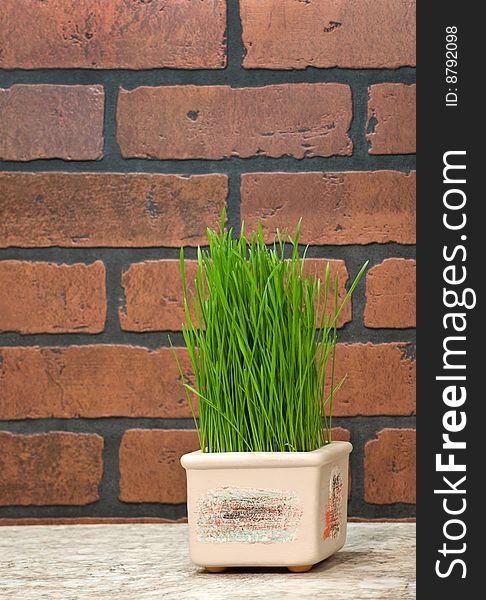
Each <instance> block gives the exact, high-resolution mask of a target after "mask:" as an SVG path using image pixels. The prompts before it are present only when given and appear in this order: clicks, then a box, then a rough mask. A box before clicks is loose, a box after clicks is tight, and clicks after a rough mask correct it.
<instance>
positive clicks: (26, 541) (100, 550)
mask: <svg viewBox="0 0 486 600" xmlns="http://www.w3.org/2000/svg"><path fill="white" fill-rule="evenodd" d="M0 598H1V599H2V600H3V599H4V598H5V599H8V600H17V599H18V600H26V599H28V600H37V599H39V598H42V599H46V600H78V599H89V600H98V599H100V600H104V599H107V598H113V599H115V600H125V599H127V600H128V599H130V600H132V599H133V600H139V599H144V598H169V599H172V598H173V599H174V600H182V599H186V598H187V599H191V600H192V599H193V600H199V599H203V600H204V599H208V600H219V599H221V600H230V599H231V600H240V599H241V600H243V599H246V598H249V599H251V600H258V599H263V598H264V599H265V600H274V599H276V598H279V599H280V598H284V599H287V598H295V599H297V600H305V599H309V600H310V599H311V598H312V599H316V598H325V599H326V600H341V599H344V598H346V599H349V600H361V599H372V600H373V599H379V598H382V599H387V600H391V599H393V600H398V599H400V598H415V524H413V523H350V524H349V529H348V539H347V542H346V545H345V546H344V548H343V549H342V550H341V551H340V552H338V553H337V554H335V555H334V556H332V557H330V558H328V559H327V560H325V561H323V562H322V563H319V564H318V565H316V566H315V567H314V568H313V569H312V570H311V571H310V572H308V573H289V572H288V571H287V569H284V568H255V569H236V568H235V569H228V570H227V571H226V572H225V573H207V572H206V571H204V570H203V569H200V568H199V567H196V566H194V565H193V564H192V563H191V561H190V560H189V555H188V545H187V525H183V524H170V525H169V524H160V525H159V524H130V525H40V526H18V527H0Z"/></svg>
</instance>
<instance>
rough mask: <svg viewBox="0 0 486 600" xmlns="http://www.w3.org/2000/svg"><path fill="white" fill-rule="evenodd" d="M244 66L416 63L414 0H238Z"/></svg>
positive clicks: (289, 67)
mask: <svg viewBox="0 0 486 600" xmlns="http://www.w3.org/2000/svg"><path fill="white" fill-rule="evenodd" d="M240 7H241V9H240V14H241V21H242V25H243V42H244V44H245V50H246V55H245V58H244V60H243V65H244V66H245V67H247V68H266V69H305V68H306V67H308V66H312V67H350V68H396V67H400V66H403V65H415V0H405V1H404V2H402V1H400V2H397V1H396V0H359V1H354V2H350V1H349V0H331V1H330V0H307V1H296V0H240Z"/></svg>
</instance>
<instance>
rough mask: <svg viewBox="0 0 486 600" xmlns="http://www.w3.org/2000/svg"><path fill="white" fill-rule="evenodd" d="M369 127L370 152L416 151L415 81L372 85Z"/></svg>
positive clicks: (397, 152)
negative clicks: (407, 83) (412, 82)
mask: <svg viewBox="0 0 486 600" xmlns="http://www.w3.org/2000/svg"><path fill="white" fill-rule="evenodd" d="M366 131H367V133H366V139H367V140H368V145H369V153H370V154H414V153H415V145H416V107H415V85H404V84H402V83H379V84H377V85H372V86H371V87H370V88H369V101H368V124H367V129H366Z"/></svg>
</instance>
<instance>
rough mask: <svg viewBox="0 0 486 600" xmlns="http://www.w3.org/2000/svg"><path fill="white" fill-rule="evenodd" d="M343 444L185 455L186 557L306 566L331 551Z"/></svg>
mask: <svg viewBox="0 0 486 600" xmlns="http://www.w3.org/2000/svg"><path fill="white" fill-rule="evenodd" d="M351 450H352V446H351V444H350V443H349V442H332V443H331V444H327V445H326V446H323V447H322V448H319V449H318V450H314V451H312V452H220V453H218V452H214V453H207V452H204V453H203V452H201V451H200V450H198V451H197V452H191V453H190V454H185V455H184V456H183V457H182V458H181V464H182V466H183V467H184V469H186V472H187V505H188V517H189V544H190V553H191V559H192V561H193V562H194V563H195V564H197V565H200V566H203V567H209V568H217V567H220V568H222V567H228V566H288V567H289V568H292V569H294V568H295V570H307V567H308V568H310V566H312V565H313V564H315V563H317V562H319V561H321V560H323V559H325V558H327V557H328V556H330V555H331V554H334V552H337V551H338V550H339V549H340V548H342V546H343V545H344V542H345V539H346V524H347V499H348V464H349V453H350V452H351ZM213 570H217V569H213Z"/></svg>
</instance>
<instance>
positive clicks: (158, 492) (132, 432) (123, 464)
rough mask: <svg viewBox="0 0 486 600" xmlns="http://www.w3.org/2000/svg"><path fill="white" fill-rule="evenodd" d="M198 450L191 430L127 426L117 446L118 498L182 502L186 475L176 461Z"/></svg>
mask: <svg viewBox="0 0 486 600" xmlns="http://www.w3.org/2000/svg"><path fill="white" fill-rule="evenodd" d="M198 449H199V441H198V438H197V433H196V431H195V430H185V431H181V430H176V429H173V430H170V429H169V430H164V431H162V430H157V429H129V430H128V431H126V432H125V433H124V435H123V438H122V441H121V445H120V453H119V460H120V500H121V501H122V502H164V503H168V504H180V503H182V502H185V501H186V474H185V471H184V469H183V468H182V467H181V464H180V462H179V461H180V458H181V456H182V455H183V454H186V453H187V452H193V451H194V450H198Z"/></svg>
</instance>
